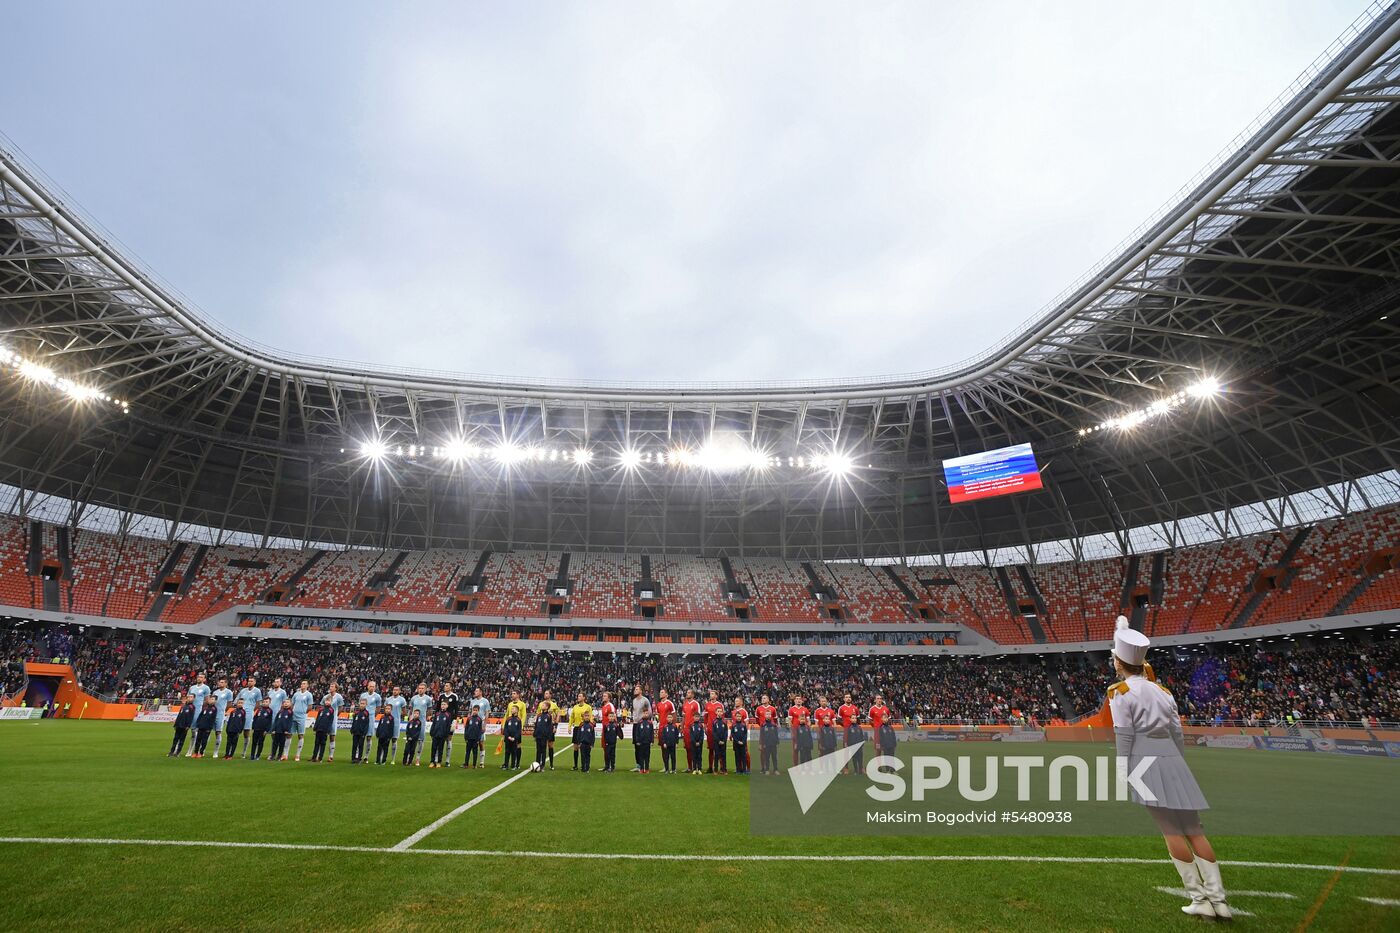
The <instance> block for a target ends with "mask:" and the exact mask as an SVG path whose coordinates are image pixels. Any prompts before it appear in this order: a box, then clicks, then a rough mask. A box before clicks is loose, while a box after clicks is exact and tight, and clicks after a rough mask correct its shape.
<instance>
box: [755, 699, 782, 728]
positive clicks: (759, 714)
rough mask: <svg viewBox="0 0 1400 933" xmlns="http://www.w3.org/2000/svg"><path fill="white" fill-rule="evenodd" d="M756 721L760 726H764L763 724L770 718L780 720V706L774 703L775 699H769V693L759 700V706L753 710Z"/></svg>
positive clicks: (775, 720)
mask: <svg viewBox="0 0 1400 933" xmlns="http://www.w3.org/2000/svg"><path fill="white" fill-rule="evenodd" d="M753 716H754V722H755V723H757V724H758V727H759V728H760V729H761V728H763V724H764V723H765V722H767V721H768V720H770V719H771V720H773V721H774V722H777V721H778V708H777V707H776V706H774V705H773V701H772V700H770V699H768V694H766V693H765V694H764V695H763V696H762V698H760V699H759V701H758V707H757V708H756V709H754V711H753Z"/></svg>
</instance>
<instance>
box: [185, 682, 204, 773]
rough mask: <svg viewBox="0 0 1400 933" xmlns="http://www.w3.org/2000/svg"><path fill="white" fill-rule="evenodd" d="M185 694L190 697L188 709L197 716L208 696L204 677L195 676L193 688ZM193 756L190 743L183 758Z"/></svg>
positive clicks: (192, 748)
mask: <svg viewBox="0 0 1400 933" xmlns="http://www.w3.org/2000/svg"><path fill="white" fill-rule="evenodd" d="M185 693H186V694H187V695H188V696H189V697H190V708H191V709H193V710H194V714H195V715H196V716H198V715H199V711H200V710H202V709H204V698H205V697H207V696H208V695H209V684H208V683H207V682H206V680H205V677H204V675H203V674H195V675H194V686H193V687H190V689H188V690H186V691H185ZM193 754H194V743H193V742H192V743H190V750H189V751H187V752H185V757H186V758H188V757H190V756H191V755H193Z"/></svg>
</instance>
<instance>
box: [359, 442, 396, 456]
mask: <svg viewBox="0 0 1400 933" xmlns="http://www.w3.org/2000/svg"><path fill="white" fill-rule="evenodd" d="M388 455H389V447H388V445H387V444H385V443H384V442H383V441H365V442H364V443H363V444H361V445H360V456H361V457H368V458H369V459H371V460H383V459H384V458H385V457H387V456H388Z"/></svg>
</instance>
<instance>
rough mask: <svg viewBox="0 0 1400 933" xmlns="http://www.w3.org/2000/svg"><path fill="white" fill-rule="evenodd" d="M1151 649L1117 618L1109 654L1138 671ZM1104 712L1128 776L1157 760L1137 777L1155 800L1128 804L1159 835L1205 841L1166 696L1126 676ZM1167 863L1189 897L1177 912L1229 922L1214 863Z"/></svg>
mask: <svg viewBox="0 0 1400 933" xmlns="http://www.w3.org/2000/svg"><path fill="white" fill-rule="evenodd" d="M1151 644H1152V643H1151V642H1150V641H1149V640H1148V638H1147V636H1146V635H1144V634H1142V632H1138V631H1135V630H1133V629H1132V628H1130V627H1129V626H1128V620H1127V618H1125V617H1124V616H1119V617H1118V627H1117V630H1116V631H1115V632H1114V633H1113V654H1114V656H1115V657H1116V658H1118V660H1119V661H1122V662H1123V663H1124V664H1127V665H1130V666H1132V667H1143V666H1144V665H1145V664H1146V663H1147V649H1148V648H1149V647H1150V646H1151ZM1108 709H1109V712H1110V713H1111V714H1112V716H1113V737H1114V740H1115V741H1116V743H1117V746H1118V755H1119V757H1120V758H1124V759H1127V769H1128V773H1130V774H1131V773H1133V772H1134V771H1136V769H1137V767H1138V766H1139V765H1140V764H1141V763H1142V761H1143V760H1144V759H1146V758H1148V757H1152V758H1155V759H1156V760H1155V761H1153V762H1152V763H1151V764H1150V765H1149V766H1148V767H1147V770H1146V771H1145V772H1143V773H1142V774H1141V775H1140V776H1139V780H1140V781H1141V782H1142V784H1143V785H1144V786H1145V787H1146V788H1147V790H1148V792H1149V793H1151V795H1152V796H1153V797H1154V798H1155V799H1153V800H1144V799H1143V796H1142V794H1141V793H1139V792H1138V790H1137V788H1136V787H1132V788H1131V793H1132V798H1133V800H1134V801H1135V802H1137V803H1140V804H1143V805H1144V806H1146V807H1149V808H1150V809H1149V812H1151V813H1152V815H1153V818H1154V819H1155V820H1156V821H1157V825H1158V827H1159V828H1160V829H1161V830H1162V834H1163V835H1164V836H1168V835H1170V836H1187V837H1193V836H1201V837H1204V835H1205V833H1204V832H1203V831H1202V829H1201V821H1200V817H1199V816H1198V814H1197V811H1199V810H1205V809H1208V808H1209V806H1210V805H1209V804H1208V803H1206V797H1205V794H1203V793H1201V787H1200V785H1199V784H1197V783H1196V778H1195V776H1194V775H1192V774H1191V768H1190V767H1189V766H1188V765H1187V764H1186V758H1185V757H1184V756H1185V750H1186V743H1185V741H1184V740H1183V738H1182V733H1181V714H1180V713H1179V712H1177V708H1176V698H1175V697H1173V696H1172V693H1171V691H1170V690H1168V689H1167V688H1166V687H1163V686H1162V685H1161V684H1158V683H1156V682H1154V681H1151V680H1148V679H1147V678H1146V677H1143V676H1141V675H1136V674H1134V675H1129V676H1128V678H1127V679H1126V680H1122V681H1119V682H1118V683H1116V684H1114V685H1113V686H1112V687H1110V688H1109V689H1108ZM1172 864H1173V866H1174V867H1175V868H1176V870H1177V874H1178V875H1180V876H1181V883H1182V884H1183V885H1184V886H1185V888H1186V893H1187V894H1188V895H1189V896H1190V898H1191V903H1190V904H1187V905H1186V906H1185V907H1183V908H1181V909H1182V911H1183V912H1184V913H1187V914H1192V915H1194V916H1198V917H1217V918H1219V919H1222V920H1228V919H1230V917H1231V916H1232V914H1231V911H1230V908H1229V906H1228V905H1227V904H1226V902H1225V888H1224V886H1223V885H1222V884H1221V881H1220V866H1219V865H1218V864H1217V863H1216V862H1213V861H1207V860H1206V859H1203V858H1201V857H1200V856H1199V855H1196V856H1195V857H1194V858H1193V859H1192V861H1189V862H1188V861H1183V860H1181V859H1178V858H1176V857H1175V856H1173V857H1172Z"/></svg>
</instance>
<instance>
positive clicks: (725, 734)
mask: <svg viewBox="0 0 1400 933" xmlns="http://www.w3.org/2000/svg"><path fill="white" fill-rule="evenodd" d="M728 743H729V726H728V724H727V723H725V721H724V720H723V719H716V720H715V724H714V725H713V726H711V727H710V767H712V768H714V770H715V771H718V772H719V773H720V774H728V773H729V765H728V764H727V763H726V759H727V756H728Z"/></svg>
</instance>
